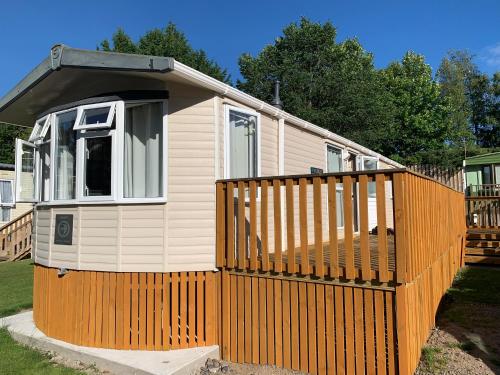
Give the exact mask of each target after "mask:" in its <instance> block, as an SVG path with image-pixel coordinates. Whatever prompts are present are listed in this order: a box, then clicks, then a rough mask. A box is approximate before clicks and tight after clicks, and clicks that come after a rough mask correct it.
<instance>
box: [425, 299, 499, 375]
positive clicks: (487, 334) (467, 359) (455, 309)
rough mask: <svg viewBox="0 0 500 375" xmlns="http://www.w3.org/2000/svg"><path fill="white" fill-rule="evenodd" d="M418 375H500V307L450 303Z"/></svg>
mask: <svg viewBox="0 0 500 375" xmlns="http://www.w3.org/2000/svg"><path fill="white" fill-rule="evenodd" d="M436 325H437V327H438V328H436V329H434V330H433V332H432V333H431V336H430V337H429V340H428V341H427V344H426V346H425V347H424V348H423V350H422V356H421V361H420V365H419V367H418V369H417V371H416V374H418V375H427V374H457V375H462V374H463V375H466V374H478V375H479V374H481V375H483V374H488V375H489V374H492V375H494V374H500V306H491V305H481V304H470V303H467V304H464V303H456V302H453V301H450V302H446V305H445V306H444V308H443V310H442V312H441V313H440V314H439V315H438V321H437V322H436Z"/></svg>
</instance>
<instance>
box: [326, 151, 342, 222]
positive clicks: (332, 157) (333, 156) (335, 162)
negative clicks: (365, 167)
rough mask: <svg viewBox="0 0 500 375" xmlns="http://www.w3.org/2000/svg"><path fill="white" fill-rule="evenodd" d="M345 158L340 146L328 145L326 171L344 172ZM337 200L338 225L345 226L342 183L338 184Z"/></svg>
mask: <svg viewBox="0 0 500 375" xmlns="http://www.w3.org/2000/svg"><path fill="white" fill-rule="evenodd" d="M343 170H344V167H343V158H342V150H341V149H340V148H337V147H334V146H332V145H326V171H327V172H328V173H334V172H342V171H343ZM335 186H336V192H335V194H336V200H337V205H336V207H337V226H338V227H343V226H344V205H343V203H342V201H343V199H344V193H343V186H342V184H336V185H335Z"/></svg>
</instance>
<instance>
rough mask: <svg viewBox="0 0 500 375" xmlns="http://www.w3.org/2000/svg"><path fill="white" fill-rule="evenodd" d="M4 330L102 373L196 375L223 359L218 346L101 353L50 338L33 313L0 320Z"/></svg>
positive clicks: (27, 342) (27, 343)
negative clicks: (211, 362) (208, 363)
mask: <svg viewBox="0 0 500 375" xmlns="http://www.w3.org/2000/svg"><path fill="white" fill-rule="evenodd" d="M0 327H5V328H7V329H8V331H9V332H10V334H11V335H12V337H13V338H14V339H15V340H16V341H19V342H21V343H23V344H25V345H28V346H31V347H34V348H37V349H39V350H42V351H52V352H56V353H58V354H59V355H61V356H62V357H64V358H67V359H69V360H73V361H80V362H82V363H84V364H87V365H89V366H90V365H95V366H96V367H97V368H98V369H99V370H101V371H108V372H110V373H112V374H134V375H146V374H147V375H152V374H155V375H156V374H158V375H159V374H162V375H174V374H175V375H186V374H194V373H195V371H196V370H197V369H199V368H200V367H202V366H203V365H204V364H205V361H206V360H207V358H219V347H218V346H216V345H215V346H207V347H200V348H191V349H181V350H170V351H164V352H160V351H146V350H114V349H98V348H89V347H85V346H77V345H73V344H69V343H66V342H64V341H60V340H55V339H52V338H50V337H47V336H46V335H45V334H44V333H43V332H41V331H40V330H39V329H37V328H36V326H35V324H34V322H33V313H32V311H27V312H23V313H20V314H17V315H12V316H9V317H6V318H0Z"/></svg>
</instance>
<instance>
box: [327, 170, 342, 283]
mask: <svg viewBox="0 0 500 375" xmlns="http://www.w3.org/2000/svg"><path fill="white" fill-rule="evenodd" d="M327 183H328V240H329V243H328V248H329V250H330V277H332V278H337V277H339V249H338V234H337V225H338V224H337V204H342V202H337V187H336V186H337V183H336V180H335V177H332V176H330V177H328V178H327Z"/></svg>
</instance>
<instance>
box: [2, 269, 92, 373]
mask: <svg viewBox="0 0 500 375" xmlns="http://www.w3.org/2000/svg"><path fill="white" fill-rule="evenodd" d="M32 301H33V264H32V263H31V260H23V261H20V262H5V263H3V262H2V263H0V317H2V316H7V315H13V314H15V313H17V312H19V311H21V310H24V309H28V308H31V306H32V304H33V302H32ZM0 374H1V375H10V374H12V375H23V374H26V375H27V374H43V375H45V374H47V375H59V374H61V375H63V374H70V375H77V374H84V373H82V372H80V371H77V370H74V369H71V368H67V367H64V366H60V365H57V364H55V363H53V362H52V361H51V359H50V356H49V355H47V354H44V353H41V352H39V351H37V350H33V349H30V348H28V347H26V346H24V345H21V344H18V343H17V342H16V341H14V340H13V339H12V337H10V335H9V333H8V332H7V330H5V329H0Z"/></svg>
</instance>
